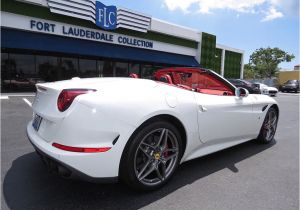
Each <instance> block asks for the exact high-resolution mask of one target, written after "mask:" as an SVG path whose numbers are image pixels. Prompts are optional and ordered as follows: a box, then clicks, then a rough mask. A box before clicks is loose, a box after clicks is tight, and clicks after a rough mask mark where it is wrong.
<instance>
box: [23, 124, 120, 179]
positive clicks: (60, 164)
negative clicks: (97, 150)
mask: <svg viewBox="0 0 300 210" xmlns="http://www.w3.org/2000/svg"><path fill="white" fill-rule="evenodd" d="M26 133H27V137H28V139H29V141H30V143H31V144H32V145H33V147H34V148H35V150H36V152H37V154H38V155H39V156H40V157H41V159H42V161H43V163H44V164H45V165H46V166H47V168H48V169H49V171H51V172H54V173H57V174H58V175H60V176H62V177H64V178H71V179H80V180H85V181H88V182H97V183H114V182H117V181H118V176H108V177H107V176H105V175H104V176H102V175H101V171H103V174H106V172H107V171H106V170H108V171H109V168H106V167H105V166H106V165H108V164H102V165H101V162H103V161H105V160H102V161H100V162H99V158H100V159H101V156H103V157H102V158H105V156H106V154H105V155H103V154H81V153H74V152H67V151H62V150H59V149H57V148H54V147H53V146H52V145H51V144H50V143H48V142H46V141H44V140H43V139H42V138H40V137H39V136H38V135H37V133H36V132H35V130H34V129H33V127H32V122H29V123H28V125H27V132H26ZM70 159H71V160H72V161H68V160H70ZM72 163H77V164H72ZM95 163H98V164H96V165H95ZM87 166H89V167H90V168H93V167H96V168H97V170H94V171H96V172H93V173H92V174H95V173H96V174H97V176H92V175H91V171H90V170H86V169H87ZM89 167H88V168H89ZM99 168H100V169H101V171H100V172H99V170H98V169H99Z"/></svg>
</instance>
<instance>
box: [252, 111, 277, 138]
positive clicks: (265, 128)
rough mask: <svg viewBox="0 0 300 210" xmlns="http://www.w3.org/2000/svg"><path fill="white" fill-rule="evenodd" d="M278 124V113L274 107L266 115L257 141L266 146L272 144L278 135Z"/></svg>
mask: <svg viewBox="0 0 300 210" xmlns="http://www.w3.org/2000/svg"><path fill="white" fill-rule="evenodd" d="M277 123H278V113H277V111H276V110H275V108H274V107H271V108H270V109H269V110H268V112H267V114H266V117H265V120H264V122H263V125H262V127H261V129H260V133H259V136H258V137H257V141H258V142H260V143H264V144H268V143H270V142H272V141H273V140H274V136H275V133H276V129H277Z"/></svg>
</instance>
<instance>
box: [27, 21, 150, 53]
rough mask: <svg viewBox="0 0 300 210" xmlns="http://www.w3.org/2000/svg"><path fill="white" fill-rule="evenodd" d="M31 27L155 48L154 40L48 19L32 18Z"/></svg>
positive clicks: (83, 37)
mask: <svg viewBox="0 0 300 210" xmlns="http://www.w3.org/2000/svg"><path fill="white" fill-rule="evenodd" d="M29 25H30V29H31V30H33V31H40V32H44V33H54V34H57V35H63V36H68V37H74V38H81V39H89V40H94V41H102V42H110V43H115V44H121V45H127V46H132V47H140V48H149V49H152V48H153V42H152V41H146V40H143V39H137V38H133V37H128V36H123V35H119V34H113V33H108V32H100V31H97V30H92V29H86V28H81V27H77V26H68V25H64V24H58V23H50V22H47V21H40V20H35V19H31V20H30V24H29Z"/></svg>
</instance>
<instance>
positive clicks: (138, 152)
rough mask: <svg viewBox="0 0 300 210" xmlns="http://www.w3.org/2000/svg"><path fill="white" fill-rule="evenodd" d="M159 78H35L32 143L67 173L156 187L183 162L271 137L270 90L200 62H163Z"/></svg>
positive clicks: (274, 116) (274, 114) (274, 111)
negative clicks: (239, 84) (252, 88)
mask: <svg viewBox="0 0 300 210" xmlns="http://www.w3.org/2000/svg"><path fill="white" fill-rule="evenodd" d="M154 78H155V81H153V80H146V79H138V78H92V79H79V78H77V79H73V80H66V81H59V82H51V83H43V84H37V85H36V87H37V93H36V97H35V100H34V103H33V105H32V108H33V112H34V115H33V116H34V117H33V119H32V120H31V121H30V122H29V123H28V125H27V134H28V137H29V140H30V142H31V143H32V145H33V146H34V147H35V149H36V151H37V153H38V154H39V155H40V156H41V157H42V159H43V162H44V163H45V164H46V165H47V166H48V167H49V168H50V170H51V171H55V172H57V173H59V174H60V175H62V176H64V177H66V178H72V177H79V178H81V179H86V180H93V181H94V180H96V181H106V182H107V181H116V180H118V179H119V180H121V181H123V182H124V183H126V184H127V185H128V186H130V187H133V188H134V189H138V190H154V189H157V188H159V187H161V186H163V185H164V184H166V183H167V181H169V180H170V178H171V177H172V175H173V174H174V172H175V170H176V168H177V167H178V165H179V164H180V163H183V162H186V161H188V160H191V159H194V158H197V157H201V156H204V155H207V154H210V153H213V152H216V151H219V150H222V149H225V148H228V147H232V146H234V145H237V144H240V143H243V142H246V141H249V140H251V139H257V141H258V142H261V143H270V142H272V141H273V139H274V135H275V132H276V128H277V122H278V115H279V108H278V105H277V103H276V101H275V100H274V99H272V98H271V97H268V96H265V95H249V94H248V90H246V89H244V88H236V87H234V86H233V85H232V84H231V83H229V82H228V81H227V80H226V79H224V78H222V77H220V76H219V75H217V74H216V73H214V72H213V71H210V70H205V69H200V68H184V67H178V68H167V69H162V70H159V71H157V72H156V73H155V75H154ZM253 105H255V106H253ZM249 176H250V175H249Z"/></svg>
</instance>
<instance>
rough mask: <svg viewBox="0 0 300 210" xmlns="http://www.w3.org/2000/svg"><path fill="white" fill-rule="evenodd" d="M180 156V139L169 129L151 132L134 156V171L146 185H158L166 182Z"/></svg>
mask: <svg viewBox="0 0 300 210" xmlns="http://www.w3.org/2000/svg"><path fill="white" fill-rule="evenodd" d="M178 156H179V146H178V139H177V137H176V135H175V134H174V133H173V132H172V131H171V130H169V129H167V128H158V129H155V130H153V131H151V132H149V133H148V134H147V135H145V137H144V138H143V139H142V141H141V142H140V144H139V146H138V148H137V150H136V152H135V156H134V171H135V175H136V177H137V179H138V180H139V181H140V182H141V183H143V184H144V185H148V186H149V185H152V186H153V185H157V184H160V183H161V182H163V181H164V180H166V179H167V178H168V177H170V175H171V174H172V172H173V171H174V168H175V166H176V162H177V160H178Z"/></svg>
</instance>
